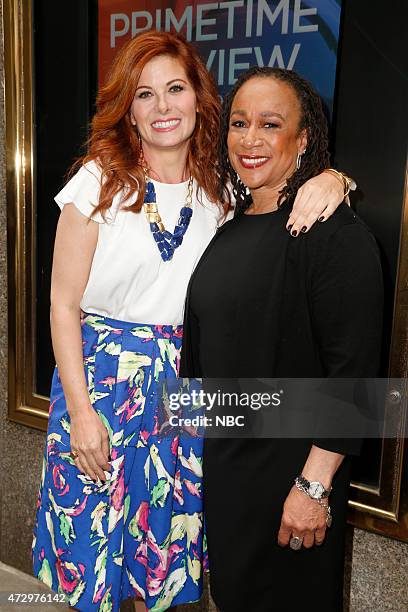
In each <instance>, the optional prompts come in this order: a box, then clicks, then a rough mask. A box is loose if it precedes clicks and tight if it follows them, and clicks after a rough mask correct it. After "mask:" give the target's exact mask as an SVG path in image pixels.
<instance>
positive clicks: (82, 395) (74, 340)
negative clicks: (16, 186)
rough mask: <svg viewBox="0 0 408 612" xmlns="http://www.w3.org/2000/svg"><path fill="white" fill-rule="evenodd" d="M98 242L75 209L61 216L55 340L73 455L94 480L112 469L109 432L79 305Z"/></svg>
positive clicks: (94, 230)
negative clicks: (94, 402)
mask: <svg viewBox="0 0 408 612" xmlns="http://www.w3.org/2000/svg"><path fill="white" fill-rule="evenodd" d="M97 240H98V224H97V223H96V222H95V221H89V220H88V219H87V217H85V216H84V215H82V214H81V213H80V212H79V211H78V210H77V209H76V208H75V206H74V205H71V204H69V205H66V206H65V207H64V208H63V211H62V213H61V216H60V219H59V222H58V227H57V234H56V238H55V247H54V260H53V267H52V277H51V335H52V343H53V348H54V355H55V360H56V363H57V366H58V371H59V375H60V378H61V382H62V386H63V389H64V395H65V399H66V402H67V410H68V413H69V416H70V419H71V434H70V435H71V450H73V451H75V452H77V453H78V455H79V457H78V459H77V460H76V465H77V467H78V468H79V469H80V470H81V471H83V472H85V473H87V474H89V476H90V477H91V478H93V479H96V478H98V477H99V478H100V479H101V480H105V474H104V471H103V469H107V470H108V469H109V467H110V466H109V464H108V463H107V461H108V457H109V441H108V434H107V431H106V428H105V427H104V425H103V423H102V421H101V420H100V418H99V416H98V415H97V413H96V412H95V410H94V409H93V408H92V406H91V403H90V400H89V395H88V390H87V385H86V381H85V373H84V366H83V356H82V335H81V324H80V314H81V313H80V306H79V305H80V301H81V298H82V295H83V293H84V291H85V287H86V284H87V282H88V278H89V272H90V269H91V264H92V259H93V256H94V253H95V248H96V243H97Z"/></svg>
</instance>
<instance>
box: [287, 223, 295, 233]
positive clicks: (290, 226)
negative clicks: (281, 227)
mask: <svg viewBox="0 0 408 612" xmlns="http://www.w3.org/2000/svg"><path fill="white" fill-rule="evenodd" d="M292 227H293V223H291V224H290V225H288V227H287V228H286V229H287V230H288V232H290V230H291V229H292Z"/></svg>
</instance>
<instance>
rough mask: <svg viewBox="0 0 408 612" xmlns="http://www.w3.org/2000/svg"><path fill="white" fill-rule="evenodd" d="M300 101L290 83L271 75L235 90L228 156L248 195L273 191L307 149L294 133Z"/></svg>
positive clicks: (302, 138)
mask: <svg viewBox="0 0 408 612" xmlns="http://www.w3.org/2000/svg"><path fill="white" fill-rule="evenodd" d="M299 123H300V104H299V101H298V99H297V97H296V94H295V92H294V90H293V89H292V87H291V86H290V85H288V84H287V83H285V82H283V81H279V80H277V79H275V78H273V77H254V78H251V79H250V80H249V81H247V82H246V83H244V84H243V85H242V87H240V89H239V90H238V91H237V93H236V95H235V98H234V100H233V103H232V107H231V114H230V121H229V131H228V155H229V159H230V162H231V165H232V167H233V168H234V170H235V171H236V172H237V174H238V175H239V177H240V178H241V180H242V182H243V183H244V184H245V185H247V187H249V189H250V190H251V193H252V196H253V197H254V196H256V192H257V190H259V191H262V192H264V191H265V190H270V189H276V188H277V187H281V186H282V185H284V184H285V182H286V179H288V178H289V177H290V176H291V175H292V174H293V172H294V171H295V169H296V159H297V156H298V154H302V153H303V152H304V150H305V149H306V145H307V137H306V131H305V130H302V131H301V132H300V133H299Z"/></svg>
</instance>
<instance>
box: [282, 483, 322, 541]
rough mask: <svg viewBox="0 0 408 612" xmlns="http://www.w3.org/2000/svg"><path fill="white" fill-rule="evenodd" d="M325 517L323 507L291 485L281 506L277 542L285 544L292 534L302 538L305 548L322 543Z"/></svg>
mask: <svg viewBox="0 0 408 612" xmlns="http://www.w3.org/2000/svg"><path fill="white" fill-rule="evenodd" d="M326 517H327V510H326V509H325V508H323V507H322V506H321V505H320V504H319V503H318V502H317V501H316V500H314V499H311V498H310V497H308V496H307V495H305V494H304V493H302V492H301V491H299V489H298V488H297V487H295V486H293V487H292V489H291V490H290V493H289V495H288V496H287V498H286V501H285V503H284V506H283V514H282V520H281V525H280V529H279V533H278V544H280V546H287V545H288V544H289V541H290V539H291V538H292V537H294V536H297V537H298V538H302V539H303V546H304V547H305V548H311V547H312V546H313V545H314V544H317V545H319V544H322V543H323V540H324V538H325V535H326V527H327V525H326Z"/></svg>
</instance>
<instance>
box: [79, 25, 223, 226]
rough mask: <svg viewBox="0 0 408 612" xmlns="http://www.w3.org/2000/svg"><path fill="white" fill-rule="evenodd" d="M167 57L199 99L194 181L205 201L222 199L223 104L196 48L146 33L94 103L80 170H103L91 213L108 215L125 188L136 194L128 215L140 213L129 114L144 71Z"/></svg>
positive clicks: (126, 51) (192, 152)
mask: <svg viewBox="0 0 408 612" xmlns="http://www.w3.org/2000/svg"><path fill="white" fill-rule="evenodd" d="M159 55H169V56H171V57H174V58H176V59H177V60H178V61H180V62H181V64H182V65H183V67H184V69H185V71H186V74H187V77H188V79H189V81H190V83H191V85H192V86H193V89H194V91H195V94H196V98H197V107H198V112H199V117H200V119H201V120H199V121H198V122H197V125H196V127H195V130H194V132H193V134H192V136H191V139H190V148H189V153H188V158H187V164H188V168H189V171H190V174H191V175H192V177H193V178H194V179H195V180H196V181H197V184H198V187H199V189H202V190H203V191H204V192H205V194H206V195H207V197H208V198H209V199H210V200H211V201H212V202H214V203H216V202H217V200H218V190H217V185H218V164H217V139H218V131H219V120H220V114H221V103H220V99H219V96H218V91H217V88H216V85H215V82H214V80H213V78H212V76H211V75H210V74H209V72H208V71H207V69H206V67H205V65H204V63H203V61H202V59H201V58H200V56H199V54H198V52H197V51H196V49H195V48H194V47H193V45H192V44H190V43H188V42H187V41H186V40H185V39H184V38H183V37H182V36H180V35H176V34H170V33H168V32H155V31H150V32H144V33H143V34H140V35H139V36H137V37H136V38H134V39H132V40H130V41H129V42H128V43H127V44H126V45H124V46H123V47H122V48H121V50H120V51H119V52H118V54H117V55H116V57H115V60H114V62H113V64H112V67H111V69H110V71H109V74H108V77H107V80H106V83H105V84H104V85H103V86H102V87H101V88H100V90H99V93H98V97H97V100H96V108H97V111H96V113H95V115H94V117H93V120H92V124H91V135H90V138H89V141H88V152H87V154H86V155H85V156H84V157H82V158H81V159H79V160H78V161H77V163H76V164H75V165H74V167H73V170H75V169H77V168H78V166H79V165H81V164H85V163H86V162H88V161H91V160H94V161H95V162H96V163H97V164H98V165H99V166H100V167H101V169H102V178H103V181H102V186H101V191H100V195H99V203H98V205H97V206H96V207H95V210H94V212H93V214H96V213H97V212H100V213H102V215H104V214H105V213H106V211H107V210H108V209H109V208H110V206H111V205H112V200H113V197H114V196H115V195H116V194H117V193H119V192H120V191H121V190H122V189H126V195H127V197H130V196H131V195H133V194H134V193H136V192H137V193H138V196H137V200H136V202H135V203H134V204H133V205H132V206H128V207H127V210H129V211H133V212H138V211H140V209H141V207H142V205H143V200H144V192H145V178H144V173H143V169H142V166H141V165H140V163H139V160H140V153H141V151H140V144H139V139H138V136H137V133H136V131H135V129H134V126H132V124H131V120H130V113H129V109H130V106H131V104H132V102H133V98H134V95H135V91H136V87H137V84H138V81H139V79H140V75H141V73H142V70H143V68H144V67H145V66H146V64H147V63H148V62H149V61H150V60H152V59H153V58H155V57H157V56H159Z"/></svg>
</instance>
